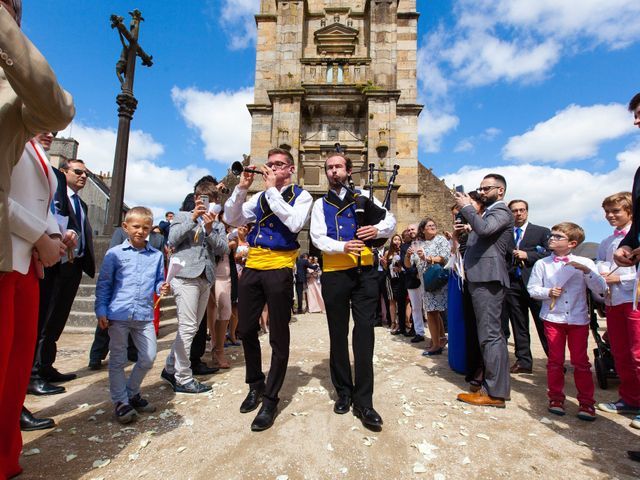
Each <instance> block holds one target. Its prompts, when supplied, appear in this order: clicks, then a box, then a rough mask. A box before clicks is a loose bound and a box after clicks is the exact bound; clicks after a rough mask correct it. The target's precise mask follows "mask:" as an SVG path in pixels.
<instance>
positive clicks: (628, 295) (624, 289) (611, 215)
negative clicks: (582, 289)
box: [596, 192, 640, 428]
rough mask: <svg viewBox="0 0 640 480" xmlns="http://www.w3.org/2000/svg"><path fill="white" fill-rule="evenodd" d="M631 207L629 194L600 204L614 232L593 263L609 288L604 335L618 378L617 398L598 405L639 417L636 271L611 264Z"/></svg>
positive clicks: (639, 338)
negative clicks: (608, 344)
mask: <svg viewBox="0 0 640 480" xmlns="http://www.w3.org/2000/svg"><path fill="white" fill-rule="evenodd" d="M632 205H633V204H632V200H631V192H620V193H616V194H614V195H610V196H608V197H607V198H605V199H604V201H603V202H602V208H603V209H604V212H605V218H606V219H607V221H608V222H609V224H610V225H611V226H612V227H614V231H613V233H612V234H611V235H610V236H608V237H607V238H605V239H604V240H603V241H602V243H601V244H600V247H599V248H598V257H597V260H596V263H597V265H598V270H599V271H600V274H601V275H602V276H603V277H604V278H605V280H606V282H607V285H608V287H609V288H608V291H607V294H606V295H605V298H604V301H605V305H606V314H607V332H608V334H609V341H610V342H611V353H612V354H613V358H614V361H615V364H616V371H617V373H618V376H619V377H620V386H619V387H618V393H619V396H620V398H619V399H618V400H617V401H614V402H610V403H600V404H599V405H598V408H599V409H600V410H603V411H605V412H609V413H632V414H638V413H640V412H639V411H640V375H638V371H637V368H638V367H637V365H639V364H640V358H639V357H640V329H638V326H639V325H640V324H638V322H634V321H633V320H632V318H631V315H630V314H631V311H632V310H633V293H634V285H635V279H636V269H635V267H617V268H616V265H615V263H614V261H613V253H614V252H615V251H616V250H617V248H618V247H619V246H620V242H621V241H622V239H623V238H624V237H625V236H626V234H627V232H628V231H629V229H630V227H631V220H632ZM614 269H615V272H614ZM635 423H637V424H638V428H640V420H639V421H637V422H636V421H634V425H633V426H635Z"/></svg>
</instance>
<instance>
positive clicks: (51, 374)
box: [38, 367, 78, 383]
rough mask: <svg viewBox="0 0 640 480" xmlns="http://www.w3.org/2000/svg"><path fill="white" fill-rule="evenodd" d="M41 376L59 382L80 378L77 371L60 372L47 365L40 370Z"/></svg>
mask: <svg viewBox="0 0 640 480" xmlns="http://www.w3.org/2000/svg"><path fill="white" fill-rule="evenodd" d="M38 375H40V378H42V379H44V380H46V381H47V382H53V383H59V382H68V381H70V380H75V379H76V378H78V375H76V374H75V373H60V372H59V371H58V370H56V369H55V368H54V367H45V368H41V369H40V371H39V372H38Z"/></svg>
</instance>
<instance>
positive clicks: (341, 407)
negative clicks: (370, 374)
mask: <svg viewBox="0 0 640 480" xmlns="http://www.w3.org/2000/svg"><path fill="white" fill-rule="evenodd" d="M349 410H351V397H350V396H349V395H340V396H339V397H338V400H336V403H334V404H333V411H334V412H335V413H337V414H339V415H343V414H345V413H349Z"/></svg>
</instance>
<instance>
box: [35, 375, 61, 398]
mask: <svg viewBox="0 0 640 480" xmlns="http://www.w3.org/2000/svg"><path fill="white" fill-rule="evenodd" d="M64 392H66V390H65V388H64V387H60V386H58V385H51V384H50V383H47V382H45V381H44V380H43V379H41V378H32V379H31V380H29V385H28V386H27V393H30V394H31V395H58V394H60V393H64Z"/></svg>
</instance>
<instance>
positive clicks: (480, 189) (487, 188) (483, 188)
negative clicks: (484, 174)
mask: <svg viewBox="0 0 640 480" xmlns="http://www.w3.org/2000/svg"><path fill="white" fill-rule="evenodd" d="M492 188H500V187H499V186H498V185H487V186H486V187H478V188H476V192H478V193H483V192H489V191H491V189H492Z"/></svg>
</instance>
